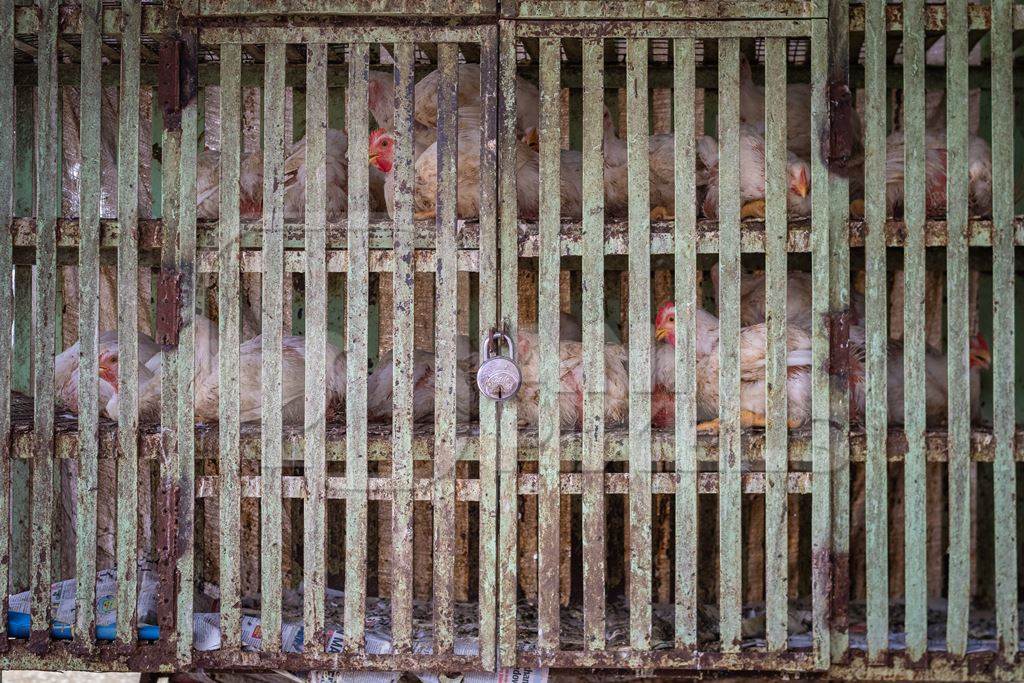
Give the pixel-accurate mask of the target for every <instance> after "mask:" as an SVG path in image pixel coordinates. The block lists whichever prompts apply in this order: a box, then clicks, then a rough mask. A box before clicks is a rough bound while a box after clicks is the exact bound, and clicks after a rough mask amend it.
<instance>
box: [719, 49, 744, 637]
mask: <svg viewBox="0 0 1024 683" xmlns="http://www.w3.org/2000/svg"><path fill="white" fill-rule="evenodd" d="M739 48H740V44H739V39H737V38H725V39H722V40H720V41H719V42H718V59H719V66H718V69H719V71H718V79H719V84H718V93H719V99H718V107H719V108H718V132H719V146H720V147H719V149H720V156H719V173H720V185H719V194H718V196H719V230H720V232H721V237H720V245H719V260H718V271H719V288H720V290H719V303H720V306H719V311H718V314H719V336H718V339H719V342H718V343H719V376H718V384H719V388H718V414H719V419H720V421H721V427H720V431H719V437H718V439H719V460H718V472H719V476H720V477H721V480H722V481H721V493H720V494H719V498H718V534H719V570H718V576H719V579H718V585H719V589H718V610H719V614H718V618H719V630H720V633H721V640H722V642H721V647H722V650H723V651H725V652H733V651H736V650H738V649H739V646H740V610H741V607H742V603H741V601H742V591H741V576H740V571H741V568H742V565H741V553H742V547H743V546H742V542H743V539H742V533H741V524H740V503H741V498H740V414H739V399H740V394H739V389H740V358H739V332H740V314H739V312H740V200H739V197H740V193H739V186H740V136H739V77H740V76H739Z"/></svg>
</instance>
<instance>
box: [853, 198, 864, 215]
mask: <svg viewBox="0 0 1024 683" xmlns="http://www.w3.org/2000/svg"><path fill="white" fill-rule="evenodd" d="M850 215H851V216H853V217H854V218H864V200H863V199H854V200H853V201H852V202H850Z"/></svg>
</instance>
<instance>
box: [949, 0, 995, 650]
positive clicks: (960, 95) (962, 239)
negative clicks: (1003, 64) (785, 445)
mask: <svg viewBox="0 0 1024 683" xmlns="http://www.w3.org/2000/svg"><path fill="white" fill-rule="evenodd" d="M967 52H968V49H967V2H966V0H950V2H948V3H946V109H947V114H946V127H947V130H946V187H947V189H946V228H947V243H946V278H947V279H946V287H947V290H946V348H947V363H948V365H947V369H946V373H947V374H946V376H947V378H948V380H947V384H948V388H949V438H948V441H947V444H948V449H949V450H948V458H949V498H948V500H949V587H948V592H947V596H948V609H947V612H946V648H947V649H948V650H949V652H950V653H951V654H953V655H956V656H961V657H962V656H963V655H964V654H965V653H966V651H967V617H968V610H969V609H970V599H971V501H970V493H971V393H970V376H969V374H968V372H969V370H968V344H969V342H968V339H967V337H968V332H969V330H970V318H969V315H970V313H969V306H970V294H969V292H970V287H969V281H968V272H967V256H968V247H967V214H968V209H967V202H968V197H967V172H968V163H967V115H968V114H967V110H968V103H969V101H970V93H969V91H968V89H967ZM993 139H995V138H993Z"/></svg>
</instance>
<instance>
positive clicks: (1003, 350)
mask: <svg viewBox="0 0 1024 683" xmlns="http://www.w3.org/2000/svg"><path fill="white" fill-rule="evenodd" d="M1013 9H1014V8H1013V3H1012V2H1010V1H1009V0H993V3H992V34H991V39H992V44H991V54H992V101H993V103H996V102H998V103H999V104H998V106H993V107H992V140H993V141H994V142H995V143H996V144H994V145H993V146H992V197H993V205H992V219H993V220H992V223H993V226H992V308H993V313H992V329H993V335H992V337H993V339H992V367H993V372H992V392H993V395H994V397H995V406H994V409H993V416H992V417H993V428H992V431H993V434H994V436H995V440H996V455H995V464H994V466H993V467H994V476H995V490H994V492H993V498H994V499H995V553H996V555H995V563H996V633H997V640H998V642H999V643H1000V650H1001V652H1002V654H1003V656H1004V657H1006V658H1007V659H1009V658H1012V657H1013V656H1014V655H1015V654H1016V653H1017V649H1018V642H1017V638H1018V633H1017V631H1018V625H1017V610H1018V607H1017V594H1018V592H1017V572H1018V569H1017V524H1016V521H1015V520H1016V519H1017V497H1016V491H1017V483H1016V464H1015V462H1014V431H1015V428H1016V424H1015V422H1016V421H1015V415H1014V410H1015V405H1016V401H1015V399H1016V394H1015V390H1014V386H1015V385H1014V372H1015V365H1014V341H1015V336H1016V335H1015V333H1014V325H1015V324H1016V322H1015V317H1014V312H1015V311H1014V286H1015V276H1014V247H1013V245H1014V226H1013V114H1014V112H1013V80H1012V79H1013V56H1012V55H1013V31H1012V27H1013Z"/></svg>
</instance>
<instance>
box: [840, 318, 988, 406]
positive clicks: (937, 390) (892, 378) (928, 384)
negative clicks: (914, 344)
mask: <svg viewBox="0 0 1024 683" xmlns="http://www.w3.org/2000/svg"><path fill="white" fill-rule="evenodd" d="M865 357H866V350H865V337H864V328H863V327H862V326H860V325H851V326H850V374H849V383H850V418H851V419H852V420H854V421H861V420H863V418H864V408H865V402H866V400H867V384H866V383H865V370H864V361H865ZM991 361H992V356H991V353H990V352H989V348H988V343H987V342H986V341H985V338H984V337H982V336H981V335H980V334H979V335H976V336H974V337H973V338H972V339H971V341H970V355H969V371H970V375H969V382H970V393H971V406H972V409H971V412H972V417H974V418H977V417H978V414H977V412H976V411H977V406H978V405H979V402H980V398H981V377H980V374H981V371H982V370H987V369H988V368H989V367H990V365H991ZM946 370H947V358H946V354H944V353H942V352H941V351H937V350H935V349H932V348H927V347H926V348H925V355H924V375H925V422H926V424H928V425H937V424H945V422H946V421H947V419H948V417H949V403H948V396H949V384H948V377H947V374H946ZM903 381H904V375H903V344H902V343H900V342H898V341H890V342H889V348H888V354H887V362H886V398H887V404H888V415H889V423H890V424H903V418H904V415H903V401H904V393H903V386H904V384H903Z"/></svg>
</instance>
